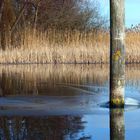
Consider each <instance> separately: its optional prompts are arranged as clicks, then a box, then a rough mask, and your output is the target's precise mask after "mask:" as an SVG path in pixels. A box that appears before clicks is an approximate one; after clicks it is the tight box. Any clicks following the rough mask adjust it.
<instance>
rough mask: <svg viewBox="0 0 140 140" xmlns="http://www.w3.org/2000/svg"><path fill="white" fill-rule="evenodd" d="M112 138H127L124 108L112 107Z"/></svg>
mask: <svg viewBox="0 0 140 140" xmlns="http://www.w3.org/2000/svg"><path fill="white" fill-rule="evenodd" d="M110 140H125V124H124V109H110Z"/></svg>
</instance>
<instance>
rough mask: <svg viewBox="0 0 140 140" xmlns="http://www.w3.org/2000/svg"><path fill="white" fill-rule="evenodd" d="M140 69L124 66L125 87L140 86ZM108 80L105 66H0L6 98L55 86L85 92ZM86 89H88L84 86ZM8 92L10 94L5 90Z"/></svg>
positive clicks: (107, 71) (1, 82)
mask: <svg viewBox="0 0 140 140" xmlns="http://www.w3.org/2000/svg"><path fill="white" fill-rule="evenodd" d="M139 71H140V66H137V65H129V66H126V85H127V84H129V83H132V84H135V85H140V82H139V81H140V80H139V79H140V72H139ZM108 77H109V68H108V65H72V64H71V65H63V64H60V65H51V64H48V65H1V67H0V85H1V88H3V89H5V92H6V94H9V93H11V92H13V93H16V92H17V91H18V90H20V91H21V92H23V93H28V92H32V93H33V92H38V90H39V89H40V88H42V87H43V89H42V90H45V89H46V88H56V85H64V86H73V87H75V85H81V86H76V87H79V88H81V89H82V88H83V87H84V86H82V85H85V87H84V90H85V89H86V88H88V86H94V85H95V86H98V85H99V86H103V85H105V84H107V82H108ZM87 85H88V86H87ZM8 89H9V90H8Z"/></svg>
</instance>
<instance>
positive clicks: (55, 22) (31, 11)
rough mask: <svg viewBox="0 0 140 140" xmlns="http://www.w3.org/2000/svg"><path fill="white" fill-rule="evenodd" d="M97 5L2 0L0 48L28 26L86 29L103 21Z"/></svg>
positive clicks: (82, 0)
mask: <svg viewBox="0 0 140 140" xmlns="http://www.w3.org/2000/svg"><path fill="white" fill-rule="evenodd" d="M103 23H104V22H103V19H102V17H101V16H100V13H99V10H98V6H97V5H96V4H95V2H94V3H92V5H91V3H90V2H89V1H88V0H1V1H0V40H1V41H0V46H1V48H2V49H3V50H5V49H6V46H7V45H8V43H9V42H10V43H11V44H14V34H15V33H16V32H18V31H20V30H21V29H24V28H26V27H27V26H30V27H31V28H33V29H42V30H44V31H45V30H47V29H48V28H53V29H57V30H65V29H70V30H75V29H76V30H85V29H86V30H88V29H90V28H94V29H97V28H99V27H101V26H102V25H103Z"/></svg>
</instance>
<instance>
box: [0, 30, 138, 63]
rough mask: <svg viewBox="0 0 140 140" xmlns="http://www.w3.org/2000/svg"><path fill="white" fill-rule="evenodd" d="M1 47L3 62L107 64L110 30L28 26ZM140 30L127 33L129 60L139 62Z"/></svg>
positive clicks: (129, 61) (0, 53)
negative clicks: (84, 30)
mask: <svg viewBox="0 0 140 140" xmlns="http://www.w3.org/2000/svg"><path fill="white" fill-rule="evenodd" d="M14 38H15V40H14V45H11V44H10V43H9V45H8V47H7V49H6V51H3V50H0V63H16V64H18V63H108V62H109V33H108V32H105V31H101V30H100V31H89V32H80V31H76V30H75V31H71V30H65V31H57V30H55V29H48V30H47V31H46V32H43V31H39V30H38V31H34V30H32V29H30V28H27V29H25V30H23V31H21V32H20V33H18V34H17V35H16V36H15V37H14ZM139 40H140V33H139V32H138V33H137V32H128V33H127V34H126V63H140V55H139V52H140V47H139V45H140V41H139Z"/></svg>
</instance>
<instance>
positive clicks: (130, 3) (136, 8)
mask: <svg viewBox="0 0 140 140" xmlns="http://www.w3.org/2000/svg"><path fill="white" fill-rule="evenodd" d="M97 1H98V2H99V4H100V10H101V12H102V14H103V15H105V16H106V17H108V18H109V1H110V0H97ZM125 17H126V26H127V27H130V26H131V25H132V24H133V25H136V24H139V23H140V0H125Z"/></svg>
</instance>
